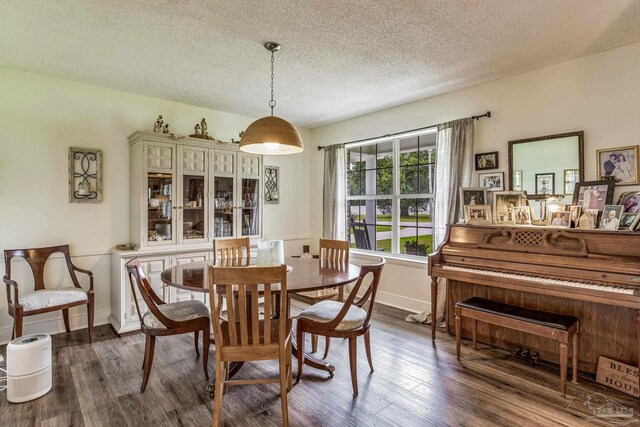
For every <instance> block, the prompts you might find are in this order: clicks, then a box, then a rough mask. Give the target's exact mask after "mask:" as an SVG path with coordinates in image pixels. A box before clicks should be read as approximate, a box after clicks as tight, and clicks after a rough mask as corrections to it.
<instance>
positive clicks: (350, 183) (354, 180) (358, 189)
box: [347, 171, 366, 196]
mask: <svg viewBox="0 0 640 427" xmlns="http://www.w3.org/2000/svg"><path fill="white" fill-rule="evenodd" d="M365 185H366V183H365V173H364V171H354V172H348V173H347V195H348V196H362V195H364V189H365Z"/></svg>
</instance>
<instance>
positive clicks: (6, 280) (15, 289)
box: [2, 276, 20, 307]
mask: <svg viewBox="0 0 640 427" xmlns="http://www.w3.org/2000/svg"><path fill="white" fill-rule="evenodd" d="M2 280H3V281H4V283H5V284H6V286H7V303H9V304H13V305H14V306H17V307H19V306H20V303H19V302H18V301H19V300H18V283H17V282H16V281H15V280H11V279H9V277H7V276H4V277H3V278H2ZM11 287H13V296H14V299H13V301H12V300H11Z"/></svg>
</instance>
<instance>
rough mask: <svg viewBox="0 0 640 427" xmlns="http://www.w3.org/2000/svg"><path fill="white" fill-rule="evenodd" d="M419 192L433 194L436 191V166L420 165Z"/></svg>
mask: <svg viewBox="0 0 640 427" xmlns="http://www.w3.org/2000/svg"><path fill="white" fill-rule="evenodd" d="M418 172H419V173H418V191H417V193H418V194H433V193H434V191H435V185H434V184H435V180H436V166H435V165H425V166H419V171H418Z"/></svg>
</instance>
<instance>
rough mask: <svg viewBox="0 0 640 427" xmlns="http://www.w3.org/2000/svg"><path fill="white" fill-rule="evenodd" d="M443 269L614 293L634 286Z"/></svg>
mask: <svg viewBox="0 0 640 427" xmlns="http://www.w3.org/2000/svg"><path fill="white" fill-rule="evenodd" d="M441 268H442V269H443V270H453V271H461V272H463V273H472V274H480V275H483V276H492V277H503V278H507V279H515V280H523V281H527V282H536V283H543V284H546V285H558V286H569V287H572V288H584V289H591V290H595V291H603V292H612V293H615V294H625V295H634V293H635V289H634V288H627V287H624V286H612V285H601V284H597V283H589V282H581V281H578V280H560V279H550V278H548V277H541V276H536V275H533V274H531V275H530V274H522V273H505V272H503V271H499V270H483V269H481V268H470V267H461V266H457V265H449V264H447V265H441Z"/></svg>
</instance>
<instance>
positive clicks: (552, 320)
mask: <svg viewBox="0 0 640 427" xmlns="http://www.w3.org/2000/svg"><path fill="white" fill-rule="evenodd" d="M454 312H455V319H456V320H455V321H456V325H455V326H456V356H457V358H458V360H460V340H461V338H462V337H461V330H462V318H465V317H466V318H468V319H471V320H472V321H473V322H472V330H471V331H472V335H473V349H474V350H476V349H477V345H476V344H477V341H476V339H477V329H478V320H479V321H481V322H486V323H490V324H492V325H497V326H502V327H505V328H510V329H515V330H518V331H521V332H526V333H530V334H534V335H539V336H542V337H546V338H551V339H555V340H557V341H558V342H559V344H560V392H561V393H562V396H563V397H564V396H565V395H566V390H567V362H568V360H569V351H568V346H569V339H571V338H572V339H573V341H572V343H573V352H572V353H573V354H572V362H573V366H572V371H573V378H572V381H573V382H576V381H577V380H578V333H579V331H580V322H579V321H578V319H577V318H576V317H573V316H567V315H564V314H555V313H549V312H546V311H540V310H533V309H530V308H524V307H517V306H515V305H509V304H504V303H501V302H496V301H491V300H488V299H484V298H479V297H473V298H469V299H466V300H464V301H459V302H457V303H456V306H455V310H454Z"/></svg>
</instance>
